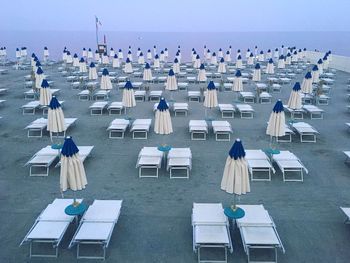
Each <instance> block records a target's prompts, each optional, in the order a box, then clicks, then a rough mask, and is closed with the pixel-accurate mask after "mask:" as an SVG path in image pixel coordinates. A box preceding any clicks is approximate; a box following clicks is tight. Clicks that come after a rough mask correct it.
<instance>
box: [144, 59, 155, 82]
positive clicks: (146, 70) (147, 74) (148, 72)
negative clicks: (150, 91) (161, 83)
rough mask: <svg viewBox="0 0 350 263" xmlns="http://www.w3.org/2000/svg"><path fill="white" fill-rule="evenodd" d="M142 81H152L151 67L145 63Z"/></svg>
mask: <svg viewBox="0 0 350 263" xmlns="http://www.w3.org/2000/svg"><path fill="white" fill-rule="evenodd" d="M143 80H144V81H152V80H153V78H152V71H151V67H150V65H149V64H148V63H146V65H145V68H144V70H143Z"/></svg>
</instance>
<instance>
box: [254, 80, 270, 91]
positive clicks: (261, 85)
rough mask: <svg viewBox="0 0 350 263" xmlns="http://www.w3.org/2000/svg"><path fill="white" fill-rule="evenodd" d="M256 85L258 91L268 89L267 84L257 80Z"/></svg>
mask: <svg viewBox="0 0 350 263" xmlns="http://www.w3.org/2000/svg"><path fill="white" fill-rule="evenodd" d="M255 85H256V90H257V91H258V92H259V93H260V92H263V91H266V92H267V91H268V86H267V84H265V83H261V82H258V83H256V84H255Z"/></svg>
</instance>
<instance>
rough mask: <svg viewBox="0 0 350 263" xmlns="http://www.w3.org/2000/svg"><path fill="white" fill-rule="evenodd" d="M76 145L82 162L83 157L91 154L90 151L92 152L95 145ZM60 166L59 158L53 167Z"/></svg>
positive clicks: (85, 157)
mask: <svg viewBox="0 0 350 263" xmlns="http://www.w3.org/2000/svg"><path fill="white" fill-rule="evenodd" d="M77 147H78V149H79V157H80V160H81V161H82V162H84V161H85V159H87V158H88V157H89V156H90V154H91V152H92V150H93V149H94V147H95V146H80V145H79V146H77ZM60 166H61V160H60V161H59V162H58V163H57V164H56V165H55V168H56V167H60Z"/></svg>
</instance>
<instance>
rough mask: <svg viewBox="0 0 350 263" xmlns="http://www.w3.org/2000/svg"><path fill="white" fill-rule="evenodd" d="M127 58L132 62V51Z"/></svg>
mask: <svg viewBox="0 0 350 263" xmlns="http://www.w3.org/2000/svg"><path fill="white" fill-rule="evenodd" d="M127 58H128V59H130V61H132V53H131V51H130V50H129V51H128V55H127Z"/></svg>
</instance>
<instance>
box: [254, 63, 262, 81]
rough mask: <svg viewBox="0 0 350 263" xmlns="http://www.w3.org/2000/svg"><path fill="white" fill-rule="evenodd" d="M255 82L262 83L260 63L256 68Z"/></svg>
mask: <svg viewBox="0 0 350 263" xmlns="http://www.w3.org/2000/svg"><path fill="white" fill-rule="evenodd" d="M253 81H261V68H260V64H259V63H256V65H255V67H254V71H253Z"/></svg>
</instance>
